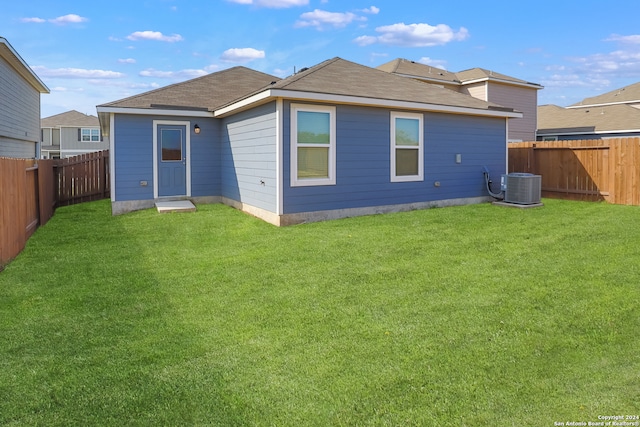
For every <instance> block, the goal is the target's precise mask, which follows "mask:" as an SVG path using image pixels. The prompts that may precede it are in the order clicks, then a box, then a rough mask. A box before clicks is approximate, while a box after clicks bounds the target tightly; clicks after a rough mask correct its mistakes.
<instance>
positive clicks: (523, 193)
mask: <svg viewBox="0 0 640 427" xmlns="http://www.w3.org/2000/svg"><path fill="white" fill-rule="evenodd" d="M501 187H502V191H504V201H505V202H507V203H517V204H520V205H533V204H536V203H540V194H541V191H542V177H541V176H540V175H534V174H531V173H518V172H516V173H510V174H507V175H502V179H501Z"/></svg>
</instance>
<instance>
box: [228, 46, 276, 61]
mask: <svg viewBox="0 0 640 427" xmlns="http://www.w3.org/2000/svg"><path fill="white" fill-rule="evenodd" d="M264 56H265V55H264V50H257V49H254V48H251V47H245V48H233V49H227V50H225V51H224V52H223V53H222V55H221V56H220V59H221V60H223V61H226V62H249V61H253V60H254V59H262V58H264Z"/></svg>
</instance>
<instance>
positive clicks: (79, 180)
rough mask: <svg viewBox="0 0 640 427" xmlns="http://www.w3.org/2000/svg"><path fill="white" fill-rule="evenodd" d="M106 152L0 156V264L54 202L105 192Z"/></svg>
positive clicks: (98, 196)
mask: <svg viewBox="0 0 640 427" xmlns="http://www.w3.org/2000/svg"><path fill="white" fill-rule="evenodd" d="M109 182H110V181H109V152H108V151H101V152H99V153H90V154H83V155H81V156H76V157H70V158H67V159H62V160H33V159H9V158H0V269H1V268H2V265H4V264H5V263H7V262H8V261H9V260H11V259H12V258H14V257H15V256H16V255H18V254H19V253H20V251H21V250H22V249H24V246H25V244H26V242H27V240H28V239H29V237H30V236H31V235H32V234H33V232H34V231H35V230H36V229H37V227H38V226H40V225H44V224H46V222H47V221H48V220H49V219H50V218H51V217H52V216H53V213H54V210H55V208H56V207H57V206H64V205H71V204H74V203H81V202H85V201H90V200H99V199H103V198H108V197H109Z"/></svg>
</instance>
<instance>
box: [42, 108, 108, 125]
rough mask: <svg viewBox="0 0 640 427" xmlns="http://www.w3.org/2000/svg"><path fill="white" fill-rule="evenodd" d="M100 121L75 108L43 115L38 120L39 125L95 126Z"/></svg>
mask: <svg viewBox="0 0 640 427" xmlns="http://www.w3.org/2000/svg"><path fill="white" fill-rule="evenodd" d="M99 125H100V123H99V121H98V118H97V117H96V116H91V115H87V114H83V113H81V112H79V111H76V110H71V111H67V112H64V113H60V114H56V115H54V116H49V117H45V118H43V119H42V120H40V127H43V128H55V127H97V126H99Z"/></svg>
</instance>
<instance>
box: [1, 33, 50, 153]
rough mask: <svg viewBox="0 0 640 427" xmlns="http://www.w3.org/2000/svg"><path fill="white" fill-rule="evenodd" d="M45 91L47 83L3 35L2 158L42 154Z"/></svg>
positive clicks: (47, 91)
mask: <svg viewBox="0 0 640 427" xmlns="http://www.w3.org/2000/svg"><path fill="white" fill-rule="evenodd" d="M41 93H49V89H48V88H47V86H46V85H45V84H44V83H43V82H42V81H41V80H40V78H38V76H37V75H36V74H35V73H34V72H33V71H32V70H31V68H29V66H28V65H27V63H26V62H25V61H24V60H23V59H22V58H21V57H20V55H19V54H18V52H16V51H15V49H14V48H13V47H12V46H11V45H10V44H9V42H8V41H7V40H6V39H5V38H3V37H0V157H16V158H37V157H38V154H39V153H38V142H39V141H40V94H41Z"/></svg>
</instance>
